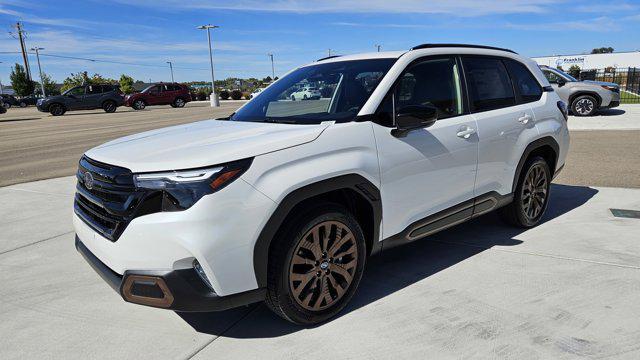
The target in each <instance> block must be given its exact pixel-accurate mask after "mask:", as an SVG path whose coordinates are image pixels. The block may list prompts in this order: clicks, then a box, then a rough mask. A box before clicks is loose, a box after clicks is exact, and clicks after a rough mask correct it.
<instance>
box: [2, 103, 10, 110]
mask: <svg viewBox="0 0 640 360" xmlns="http://www.w3.org/2000/svg"><path fill="white" fill-rule="evenodd" d="M2 105H3V106H4V108H5V109H11V104H9V103H8V102H4V103H3V104H2Z"/></svg>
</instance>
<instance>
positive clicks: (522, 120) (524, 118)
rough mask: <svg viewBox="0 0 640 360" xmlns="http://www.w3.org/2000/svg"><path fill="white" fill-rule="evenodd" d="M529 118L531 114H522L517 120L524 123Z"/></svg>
mask: <svg viewBox="0 0 640 360" xmlns="http://www.w3.org/2000/svg"><path fill="white" fill-rule="evenodd" d="M530 120H531V116H530V115H529V114H524V115H522V116H521V117H519V118H518V122H520V123H521V124H523V125H526V124H527V123H528V122H529V121H530Z"/></svg>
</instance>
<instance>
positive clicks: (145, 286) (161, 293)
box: [122, 275, 173, 308]
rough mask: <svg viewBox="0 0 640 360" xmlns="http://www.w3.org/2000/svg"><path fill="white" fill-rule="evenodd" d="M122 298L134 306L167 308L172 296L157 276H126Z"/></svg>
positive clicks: (171, 302)
mask: <svg viewBox="0 0 640 360" xmlns="http://www.w3.org/2000/svg"><path fill="white" fill-rule="evenodd" d="M122 297H123V298H124V299H125V300H126V301H128V302H132V303H135V304H142V305H148V306H154V307H161V308H168V307H170V306H171V304H173V294H172V293H171V291H170V290H169V287H168V286H167V284H166V283H165V282H164V280H163V279H162V278H160V277H157V276H146V275H128V276H127V277H126V278H125V280H124V283H123V285H122Z"/></svg>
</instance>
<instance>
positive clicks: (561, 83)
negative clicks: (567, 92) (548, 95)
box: [557, 77, 567, 86]
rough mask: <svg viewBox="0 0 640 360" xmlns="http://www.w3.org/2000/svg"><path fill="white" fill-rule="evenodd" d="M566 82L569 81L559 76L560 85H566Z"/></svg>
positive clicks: (558, 82)
mask: <svg viewBox="0 0 640 360" xmlns="http://www.w3.org/2000/svg"><path fill="white" fill-rule="evenodd" d="M566 83H567V81H566V80H565V79H563V78H561V77H558V81H557V84H558V86H564V84H566Z"/></svg>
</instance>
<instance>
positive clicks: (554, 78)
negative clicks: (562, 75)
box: [542, 70, 558, 84]
mask: <svg viewBox="0 0 640 360" xmlns="http://www.w3.org/2000/svg"><path fill="white" fill-rule="evenodd" d="M542 73H543V74H544V76H545V77H546V78H547V80H549V83H550V84H557V83H558V75H556V74H555V73H553V72H551V71H547V70H544V71H542Z"/></svg>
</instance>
